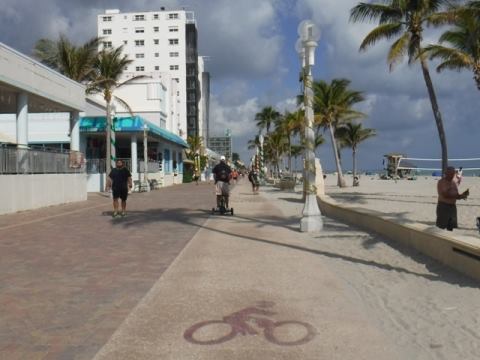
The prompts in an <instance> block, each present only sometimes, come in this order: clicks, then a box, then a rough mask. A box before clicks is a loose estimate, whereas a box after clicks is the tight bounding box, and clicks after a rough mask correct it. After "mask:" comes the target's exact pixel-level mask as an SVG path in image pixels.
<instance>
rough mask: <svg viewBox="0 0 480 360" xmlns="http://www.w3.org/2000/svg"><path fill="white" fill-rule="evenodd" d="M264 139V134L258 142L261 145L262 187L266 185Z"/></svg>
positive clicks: (259, 137)
mask: <svg viewBox="0 0 480 360" xmlns="http://www.w3.org/2000/svg"><path fill="white" fill-rule="evenodd" d="M264 140H265V139H264V137H263V134H260V135H259V136H258V141H259V143H260V181H261V182H262V185H264V182H265V166H264V162H263V160H264V158H263V142H264Z"/></svg>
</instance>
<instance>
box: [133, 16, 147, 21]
mask: <svg viewBox="0 0 480 360" xmlns="http://www.w3.org/2000/svg"><path fill="white" fill-rule="evenodd" d="M133 20H135V21H143V20H145V15H135V17H134V18H133Z"/></svg>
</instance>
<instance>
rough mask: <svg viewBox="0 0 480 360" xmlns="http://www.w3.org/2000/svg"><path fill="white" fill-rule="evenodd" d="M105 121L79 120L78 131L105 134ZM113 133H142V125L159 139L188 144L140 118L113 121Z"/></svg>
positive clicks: (101, 117)
mask: <svg viewBox="0 0 480 360" xmlns="http://www.w3.org/2000/svg"><path fill="white" fill-rule="evenodd" d="M106 124H107V120H106V117H105V116H95V117H91V116H86V117H82V118H81V119H80V131H81V132H85V133H99V132H105V127H106ZM113 124H114V129H115V132H143V126H144V124H146V125H147V127H148V132H149V133H152V134H155V135H158V136H160V137H161V138H163V139H165V140H168V141H170V142H173V143H175V144H178V145H180V146H183V147H188V144H187V142H186V141H185V140H183V139H182V138H181V137H180V136H178V135H176V134H174V133H172V132H170V131H168V130H166V129H162V128H161V127H159V126H157V125H154V124H152V123H150V122H148V121H147V120H145V119H143V118H141V117H140V116H134V117H131V116H129V117H120V118H117V117H116V118H114V120H113Z"/></svg>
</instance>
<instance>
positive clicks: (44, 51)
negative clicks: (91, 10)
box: [33, 35, 100, 83]
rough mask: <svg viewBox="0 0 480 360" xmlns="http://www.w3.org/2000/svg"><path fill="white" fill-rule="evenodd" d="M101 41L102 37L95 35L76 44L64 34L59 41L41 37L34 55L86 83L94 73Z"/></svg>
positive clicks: (59, 70) (74, 78)
mask: <svg viewBox="0 0 480 360" xmlns="http://www.w3.org/2000/svg"><path fill="white" fill-rule="evenodd" d="M99 42H100V38H98V37H94V38H92V39H90V40H89V41H87V42H86V43H85V44H83V45H81V46H76V45H75V44H73V43H72V42H71V41H70V40H68V38H67V37H66V36H64V35H60V38H59V39H58V40H57V41H54V40H50V39H40V40H38V41H37V43H36V44H35V48H34V50H33V56H34V57H35V58H36V59H38V60H39V61H40V62H42V63H43V64H45V65H47V66H49V67H51V68H53V69H55V70H57V71H58V72H60V73H61V74H63V75H65V76H67V77H69V78H70V79H73V80H75V81H78V82H81V83H86V82H88V81H90V80H91V79H92V75H93V73H94V70H93V65H94V63H95V59H96V57H97V54H98V45H99Z"/></svg>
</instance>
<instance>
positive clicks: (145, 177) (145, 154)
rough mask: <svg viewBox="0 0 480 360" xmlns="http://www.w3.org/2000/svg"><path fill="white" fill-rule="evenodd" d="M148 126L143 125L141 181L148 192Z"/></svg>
mask: <svg viewBox="0 0 480 360" xmlns="http://www.w3.org/2000/svg"><path fill="white" fill-rule="evenodd" d="M147 132H148V125H147V124H143V181H144V182H145V189H147V191H150V184H149V183H148V139H147Z"/></svg>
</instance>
